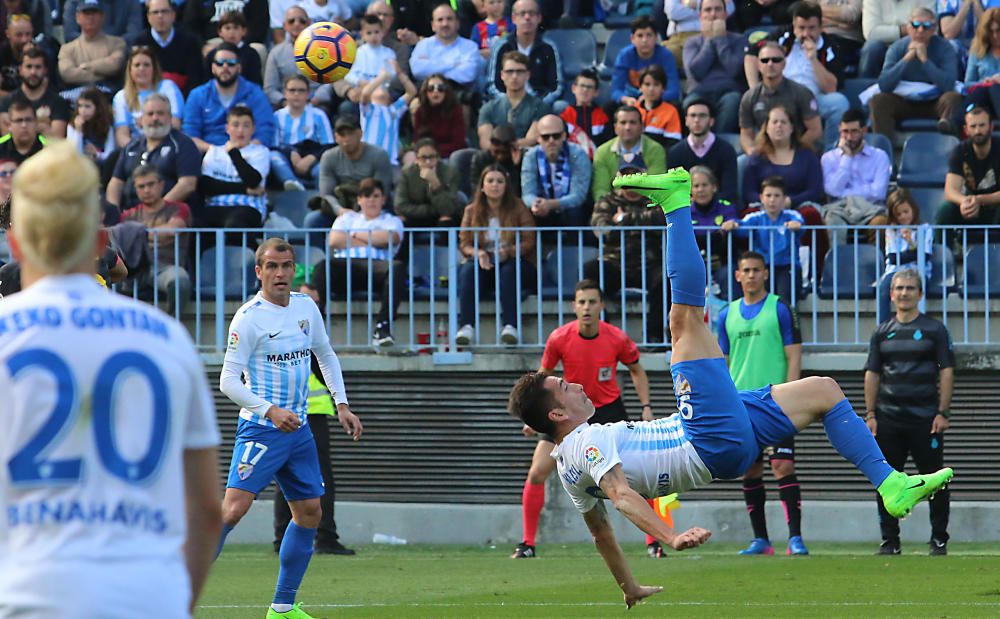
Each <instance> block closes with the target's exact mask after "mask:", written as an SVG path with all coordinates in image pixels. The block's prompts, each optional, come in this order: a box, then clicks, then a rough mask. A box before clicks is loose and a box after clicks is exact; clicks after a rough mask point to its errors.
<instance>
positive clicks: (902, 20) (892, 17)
mask: <svg viewBox="0 0 1000 619" xmlns="http://www.w3.org/2000/svg"><path fill="white" fill-rule="evenodd" d="M927 4H931V3H929V2H927V1H926V0H863V2H862V3H861V34H863V35H864V37H865V44H864V46H863V47H862V48H861V64H860V65H858V74H859V75H860V77H878V74H879V73H880V72H881V71H882V64H883V61H884V60H885V53H886V51H887V50H888V49H889V46H890V45H892V44H893V43H895V42H896V41H898V40H900V39H902V38H903V37H905V36H906V35H907V30H906V27H907V24H908V23H909V21H910V13H911V12H912V11H913V9H915V8H917V7H920V6H925V5H927Z"/></svg>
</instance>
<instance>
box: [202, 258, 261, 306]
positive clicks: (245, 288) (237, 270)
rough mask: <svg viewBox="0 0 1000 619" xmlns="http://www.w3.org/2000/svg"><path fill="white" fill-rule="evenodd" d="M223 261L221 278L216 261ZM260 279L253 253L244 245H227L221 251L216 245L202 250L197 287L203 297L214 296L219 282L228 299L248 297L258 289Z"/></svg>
mask: <svg viewBox="0 0 1000 619" xmlns="http://www.w3.org/2000/svg"><path fill="white" fill-rule="evenodd" d="M220 259H221V261H222V278H223V279H222V282H219V281H218V278H217V277H216V261H217V260H220ZM258 285H259V281H258V279H257V276H256V275H255V274H254V253H253V252H252V251H251V250H249V249H247V248H245V247H224V248H222V255H221V256H220V255H219V253H218V248H217V247H212V248H210V249H206V250H205V251H204V252H203V253H202V254H201V274H200V277H199V280H198V290H199V291H200V293H201V297H202V298H203V299H210V298H212V297H214V296H215V293H216V290H217V289H218V287H219V286H221V287H222V294H223V296H225V298H226V299H229V300H234V299H237V300H239V299H245V298H246V297H248V296H250V295H251V294H253V293H254V292H256V291H257V287H258Z"/></svg>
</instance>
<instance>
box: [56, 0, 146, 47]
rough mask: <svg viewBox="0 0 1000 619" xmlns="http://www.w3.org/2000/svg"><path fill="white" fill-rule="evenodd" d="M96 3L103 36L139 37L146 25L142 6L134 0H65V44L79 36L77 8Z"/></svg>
mask: <svg viewBox="0 0 1000 619" xmlns="http://www.w3.org/2000/svg"><path fill="white" fill-rule="evenodd" d="M97 3H100V5H101V9H102V10H103V11H104V24H103V26H102V27H101V31H102V32H104V34H107V35H111V36H115V37H122V38H126V37H135V36H139V35H140V34H141V33H142V29H143V27H144V26H145V25H146V24H145V20H144V19H143V5H142V3H140V2H137V1H136V0H66V4H65V5H64V6H63V37H64V39H65V42H66V43H69V42H70V41H72V40H73V39H75V38H77V37H78V36H80V26H79V24H77V23H76V12H77V10H78V8H79V6H80V5H82V4H87V5H89V4H97ZM50 4H51V3H50ZM45 34H50V33H48V32H46V33H45Z"/></svg>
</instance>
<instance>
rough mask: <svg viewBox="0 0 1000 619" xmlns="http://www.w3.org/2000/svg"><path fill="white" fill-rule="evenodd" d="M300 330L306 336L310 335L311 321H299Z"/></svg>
mask: <svg viewBox="0 0 1000 619" xmlns="http://www.w3.org/2000/svg"><path fill="white" fill-rule="evenodd" d="M299 329H301V330H302V333H305V334H306V335H309V321H308V320H300V321H299Z"/></svg>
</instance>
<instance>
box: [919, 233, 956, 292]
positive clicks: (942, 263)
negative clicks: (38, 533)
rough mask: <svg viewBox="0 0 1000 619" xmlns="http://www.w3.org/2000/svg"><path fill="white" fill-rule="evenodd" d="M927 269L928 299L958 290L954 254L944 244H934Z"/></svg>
mask: <svg viewBox="0 0 1000 619" xmlns="http://www.w3.org/2000/svg"><path fill="white" fill-rule="evenodd" d="M929 267H930V268H929V269H928V270H927V290H926V294H925V296H926V297H927V298H928V299H935V298H937V299H940V298H941V297H942V296H946V295H948V294H949V293H952V292H958V285H957V279H956V277H955V255H954V254H953V253H951V250H950V249H948V247H946V246H944V245H934V247H933V253H932V254H931V262H930V265H929Z"/></svg>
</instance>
